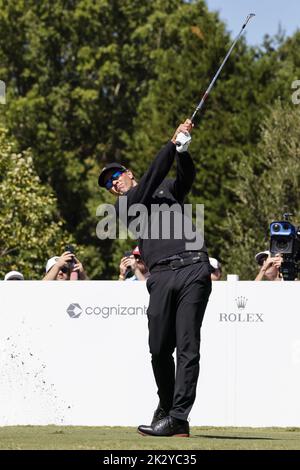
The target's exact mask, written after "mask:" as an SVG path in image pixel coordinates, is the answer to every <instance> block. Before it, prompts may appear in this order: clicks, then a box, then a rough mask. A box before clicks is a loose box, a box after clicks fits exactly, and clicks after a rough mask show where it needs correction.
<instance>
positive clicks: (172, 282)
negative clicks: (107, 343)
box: [147, 262, 211, 420]
mask: <svg viewBox="0 0 300 470" xmlns="http://www.w3.org/2000/svg"><path fill="white" fill-rule="evenodd" d="M210 273H211V271H210V268H209V264H208V263H206V262H200V263H197V264H193V265H190V266H186V267H184V268H180V269H177V270H175V271H172V270H167V271H159V272H155V273H153V274H151V276H150V278H149V279H148V281H147V288H148V291H149V293H150V303H149V307H148V312H147V315H148V326H149V346H150V353H151V355H152V367H153V372H154V376H155V380H156V384H157V387H158V396H159V399H160V405H161V406H162V407H163V408H164V409H165V410H166V411H167V412H169V414H170V415H171V416H173V417H175V418H178V419H184V420H185V419H187V417H188V415H189V412H190V410H191V408H192V406H193V403H194V401H195V397H196V387H197V380H198V375H199V360H200V353H199V349H200V328H201V324H202V320H203V316H204V312H205V308H206V305H207V302H208V298H209V295H210V292H211V279H210ZM175 348H176V354H177V368H176V376H175V364H174V358H173V352H174V350H175Z"/></svg>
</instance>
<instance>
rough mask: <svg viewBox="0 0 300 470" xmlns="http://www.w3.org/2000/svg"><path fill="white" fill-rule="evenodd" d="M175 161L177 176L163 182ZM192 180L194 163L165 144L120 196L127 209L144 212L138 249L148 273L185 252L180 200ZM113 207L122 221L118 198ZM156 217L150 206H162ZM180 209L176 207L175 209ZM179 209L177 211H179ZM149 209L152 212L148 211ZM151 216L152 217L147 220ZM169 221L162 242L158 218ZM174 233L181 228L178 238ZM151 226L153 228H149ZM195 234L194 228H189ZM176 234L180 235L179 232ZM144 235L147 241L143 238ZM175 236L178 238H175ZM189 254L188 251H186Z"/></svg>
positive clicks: (186, 239)
mask: <svg viewBox="0 0 300 470" xmlns="http://www.w3.org/2000/svg"><path fill="white" fill-rule="evenodd" d="M175 158H176V163H177V174H176V179H174V180H171V179H165V178H166V176H167V174H168V172H169V170H170V168H171V166H172V164H173V162H174V159H175ZM194 178H195V167H194V163H193V161H192V159H191V157H190V155H189V153H188V152H183V153H181V154H178V153H177V152H176V145H175V144H173V142H171V141H170V142H168V143H167V144H166V146H165V147H163V148H162V149H161V150H160V152H159V153H158V154H157V156H156V157H155V159H154V160H153V162H152V164H151V165H150V167H149V169H148V170H147V171H146V173H145V174H144V175H143V176H142V178H141V179H140V181H139V183H138V185H137V186H134V187H133V188H131V189H130V190H129V191H127V193H125V194H124V196H126V197H127V207H128V209H129V208H130V207H132V206H133V204H143V205H144V206H145V207H146V208H147V210H148V217H147V220H146V222H147V228H146V229H145V230H144V232H143V234H142V235H141V237H140V239H139V242H138V243H139V249H140V252H141V256H142V258H143V260H144V262H145V263H146V265H147V266H148V268H149V270H151V268H152V267H153V266H154V265H155V264H156V263H157V262H159V261H160V260H162V259H165V258H168V257H171V256H174V255H176V254H179V253H183V252H185V251H187V249H186V243H187V242H191V241H192V240H191V238H190V237H189V238H186V236H185V234H184V227H183V221H184V216H183V204H184V198H185V196H186V195H187V194H188V192H189V191H190V189H191V187H192V184H193V181H194ZM124 196H120V197H119V199H118V202H117V203H116V210H117V213H118V214H119V216H120V218H121V220H122V214H121V212H122V211H120V210H119V208H120V202H121V198H123V197H124ZM162 204H164V206H163V207H162V210H160V212H161V215H160V216H159V217H157V216H154V215H153V206H152V205H160V206H161V205H162ZM174 204H177V205H178V206H177V207H178V210H177V212H176V215H174V214H175V213H173V212H172V210H171V211H170V207H171V206H173V205H174ZM179 206H180V207H179ZM180 208H181V210H179V209H180ZM151 209H152V211H151ZM151 214H152V217H151ZM168 217H170V236H169V237H168V239H163V238H162V227H163V225H162V218H164V220H165V221H167V222H168V220H167V219H168ZM134 219H135V217H128V219H127V224H130V223H131V222H132V221H133V220H134ZM175 223H176V224H177V225H176V227H177V229H178V224H179V225H181V227H182V230H181V232H182V235H181V236H180V238H175V236H176V233H175V232H176V231H175V225H174V224H175ZM153 224H154V225H153ZM151 230H154V231H156V232H157V233H156V236H157V237H159V238H153V237H151ZM193 230H195V227H193ZM179 232H180V231H179ZM146 233H147V235H148V238H145V234H146ZM177 236H178V234H177ZM196 250H197V251H204V252H206V247H205V245H204V244H203V246H202V247H201V248H200V249H199V247H198V248H197V249H196ZM189 251H192V250H191V249H189Z"/></svg>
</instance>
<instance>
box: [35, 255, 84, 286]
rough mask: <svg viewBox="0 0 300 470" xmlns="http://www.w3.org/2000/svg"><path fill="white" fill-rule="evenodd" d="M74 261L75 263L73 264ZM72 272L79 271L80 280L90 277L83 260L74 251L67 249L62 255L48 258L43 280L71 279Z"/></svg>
mask: <svg viewBox="0 0 300 470" xmlns="http://www.w3.org/2000/svg"><path fill="white" fill-rule="evenodd" d="M72 263H75V264H74V265H73V266H72ZM71 272H77V273H78V280H80V281H85V280H87V279H88V277H87V275H86V272H85V270H84V268H83V266H82V264H81V262H80V261H79V260H78V259H77V258H76V257H75V255H74V254H73V253H71V252H70V251H65V252H64V253H63V254H62V255H61V256H53V257H52V258H50V259H48V261H47V264H46V275H45V277H44V278H43V281H69V280H70V276H71Z"/></svg>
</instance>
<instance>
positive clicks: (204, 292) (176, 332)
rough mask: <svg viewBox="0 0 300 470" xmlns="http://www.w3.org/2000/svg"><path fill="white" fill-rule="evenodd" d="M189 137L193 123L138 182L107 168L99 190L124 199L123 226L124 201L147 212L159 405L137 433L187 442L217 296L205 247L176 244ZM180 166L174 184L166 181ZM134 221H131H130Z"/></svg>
mask: <svg viewBox="0 0 300 470" xmlns="http://www.w3.org/2000/svg"><path fill="white" fill-rule="evenodd" d="M191 130H192V122H191V121H190V120H186V121H185V122H184V123H182V124H180V125H179V127H178V128H177V130H176V132H175V134H174V135H173V137H172V139H171V140H170V141H169V142H168V143H167V144H166V145H165V146H164V147H163V148H162V149H161V150H160V151H159V153H158V154H157V156H156V157H155V159H154V160H153V162H152V163H151V165H150V167H149V169H148V170H147V171H146V173H145V174H144V175H143V176H142V178H141V179H140V181H139V182H138V181H137V180H136V178H135V176H134V174H133V173H132V171H130V169H127V168H126V167H125V166H123V165H121V164H119V163H110V164H109V165H107V166H106V167H105V168H104V169H103V170H102V171H101V173H100V176H99V179H98V184H99V186H100V187H103V188H106V189H107V190H108V191H110V192H111V193H112V194H114V195H115V196H117V197H118V201H117V203H116V206H115V207H116V210H117V212H118V215H119V217H120V218H121V217H122V218H123V217H124V215H122V214H121V204H120V203H121V200H122V198H126V203H127V207H128V209H129V208H130V207H131V206H132V204H137V203H139V204H143V205H144V206H145V207H146V208H147V211H148V225H147V236H141V237H140V239H139V242H138V243H139V249H140V253H141V256H142V259H143V261H144V262H145V264H146V265H147V266H148V268H149V271H150V274H151V275H150V277H149V279H148V280H147V289H148V291H149V293H150V302H149V307H148V311H147V315H148V326H149V346H150V353H151V356H152V367H153V373H154V377H155V380H156V384H157V388H158V396H159V404H158V407H157V409H156V410H155V412H154V416H153V419H152V422H151V425H149V426H144V425H142V426H139V427H138V431H139V432H140V433H141V434H143V435H149V436H182V437H188V436H189V423H188V421H187V418H188V415H189V413H190V411H191V408H192V406H193V403H194V401H195V396H196V387H197V380H198V375H199V360H200V354H199V349H200V328H201V324H202V320H203V316H204V312H205V309H206V305H207V302H208V298H209V295H210V292H211V278H210V274H211V269H210V265H209V261H208V255H207V250H206V247H205V245H204V244H203V243H202V244H201V246H200V247H198V246H196V248H195V249H191V248H190V245H189V244H188V242H190V241H191V240H190V239H187V237H186V235H185V231H184V230H182V235H181V236H180V237H178V230H177V229H178V223H179V225H180V224H182V225H183V224H184V223H185V215H184V213H183V211H181V212H180V211H177V212H176V213H175V212H174V211H173V210H171V207H172V206H174V204H177V207H183V204H184V199H185V197H186V195H187V194H188V193H189V191H190V189H191V187H192V184H193V181H194V178H195V167H194V164H193V161H192V158H191V156H190V155H189V153H188V152H187V151H186V147H187V145H188V144H187V145H185V146H181V148H180V153H179V152H178V151H177V148H178V147H177V146H176V139H177V136H178V134H180V133H183V134H185V135H187V133H190V132H191ZM175 160H176V178H175V179H166V177H167V175H168V173H169V171H170V169H171V168H172V166H173V163H174V161H175ZM122 202H124V200H123V201H122ZM153 205H155V206H153ZM157 205H161V207H162V219H164V218H165V217H164V216H168V217H169V220H170V221H171V222H170V227H169V228H170V230H169V232H170V233H169V236H168V237H166V236H165V234H162V231H161V230H160V232H159V237H157V236H155V237H153V236H152V237H151V233H152V231H151V222H153V220H154V219H153V214H152V212H151V211H152V209H153V207H157ZM122 207H123V204H122ZM178 217H179V222H178ZM130 220H132V218H130V217H128V221H129V222H130ZM155 220H156V221H157V220H158V219H155ZM155 228H156V229H157V227H155ZM176 231H177V233H175V232H176ZM154 232H155V233H157V230H155V231H154ZM187 244H188V246H189V248H188V249H187ZM175 348H176V355H177V357H176V358H177V367H176V371H175V363H174V358H173V353H174V350H175Z"/></svg>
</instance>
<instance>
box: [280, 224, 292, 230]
mask: <svg viewBox="0 0 300 470" xmlns="http://www.w3.org/2000/svg"><path fill="white" fill-rule="evenodd" d="M282 228H283V230H289V228H290V226H289V224H283V226H282Z"/></svg>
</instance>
